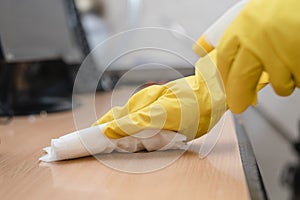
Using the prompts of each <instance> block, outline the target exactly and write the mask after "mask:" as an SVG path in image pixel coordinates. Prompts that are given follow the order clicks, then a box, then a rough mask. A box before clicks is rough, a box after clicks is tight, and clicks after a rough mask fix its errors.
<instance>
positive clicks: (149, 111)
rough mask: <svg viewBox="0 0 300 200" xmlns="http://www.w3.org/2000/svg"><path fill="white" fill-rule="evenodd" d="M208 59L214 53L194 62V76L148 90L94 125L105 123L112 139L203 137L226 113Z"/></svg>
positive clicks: (106, 130) (218, 83) (215, 69)
mask: <svg viewBox="0 0 300 200" xmlns="http://www.w3.org/2000/svg"><path fill="white" fill-rule="evenodd" d="M211 57H213V58H215V53H214V52H212V53H211V55H210V56H209V55H208V56H206V57H204V58H203V59H200V60H199V61H198V62H197V64H196V73H195V75H194V76H189V77H186V78H182V79H178V80H175V81H172V82H169V83H167V84H165V85H154V86H150V87H147V88H145V89H143V90H141V91H139V92H137V93H136V94H134V95H133V96H132V97H131V98H130V99H129V101H128V102H127V104H126V105H125V106H123V107H114V108H112V109H111V110H110V111H109V112H108V113H106V114H105V115H104V116H103V117H101V118H100V119H99V120H98V121H97V122H95V123H94V124H93V125H98V124H104V123H107V125H106V127H105V129H104V134H105V135H106V136H107V137H108V138H113V139H117V138H121V137H124V136H127V135H133V134H135V133H138V132H139V131H141V130H144V129H165V130H171V131H175V132H179V133H181V134H183V135H185V136H187V139H188V140H192V139H194V138H197V137H200V136H202V135H203V134H205V133H206V132H207V131H208V130H210V129H211V128H212V127H213V126H214V125H215V124H216V123H217V122H218V120H219V119H220V118H221V116H222V115H223V113H224V112H225V111H226V104H225V95H224V91H223V90H222V88H221V86H222V84H221V77H220V76H219V75H218V74H216V73H217V67H216V66H215V63H214V62H213V61H212V60H211ZM214 60H215V59H214Z"/></svg>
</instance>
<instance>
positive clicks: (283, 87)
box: [268, 63, 295, 96]
mask: <svg viewBox="0 0 300 200" xmlns="http://www.w3.org/2000/svg"><path fill="white" fill-rule="evenodd" d="M269 67H270V68H271V67H272V69H270V70H268V73H269V75H270V83H271V85H272V88H273V89H274V91H275V92H276V93H277V94H278V95H280V96H288V95H290V94H292V92H293V91H294V89H295V83H294V80H293V76H292V73H291V72H290V71H289V69H288V68H287V67H285V66H282V65H280V63H277V64H276V65H273V66H269Z"/></svg>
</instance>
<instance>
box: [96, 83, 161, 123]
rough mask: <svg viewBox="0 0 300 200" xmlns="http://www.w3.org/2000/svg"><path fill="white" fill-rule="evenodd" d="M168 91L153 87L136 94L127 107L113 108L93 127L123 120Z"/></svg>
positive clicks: (158, 86)
mask: <svg viewBox="0 0 300 200" xmlns="http://www.w3.org/2000/svg"><path fill="white" fill-rule="evenodd" d="M165 90H166V87H164V86H163V85H152V86H149V87H146V88H144V89H142V90H140V91H139V92H137V93H135V94H134V95H133V96H132V97H130V99H129V100H128V102H127V103H126V105H124V106H122V107H113V108H112V109H111V110H110V111H108V112H107V113H106V114H105V115H103V116H102V117H101V118H100V119H98V120H97V121H96V122H95V123H94V124H93V125H98V124H104V123H107V122H110V121H112V120H115V119H119V118H122V117H124V116H126V115H128V114H129V113H131V112H136V111H138V110H140V109H143V108H145V107H146V106H148V105H150V104H152V103H153V102H154V101H156V100H157V99H158V98H159V97H160V96H161V95H162V94H163V93H164V91H165Z"/></svg>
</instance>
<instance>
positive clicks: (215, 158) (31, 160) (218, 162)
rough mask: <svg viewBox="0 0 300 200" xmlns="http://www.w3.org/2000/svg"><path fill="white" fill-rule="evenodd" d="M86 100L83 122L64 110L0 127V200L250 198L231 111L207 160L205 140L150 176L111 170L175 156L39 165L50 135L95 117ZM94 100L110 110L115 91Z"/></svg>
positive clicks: (102, 110)
mask: <svg viewBox="0 0 300 200" xmlns="http://www.w3.org/2000/svg"><path fill="white" fill-rule="evenodd" d="M117 93H118V94H119V96H118V98H117V99H118V101H116V102H115V103H114V105H115V104H122V103H124V102H125V101H126V99H127V98H128V96H129V94H130V93H131V90H128V89H127V88H123V89H122V88H121V89H119V90H118V91H117ZM87 99H88V98H87V96H83V97H82V98H81V99H80V101H81V103H82V106H81V107H80V108H77V109H76V110H75V111H74V112H78V113H81V114H82V117H81V119H80V120H78V119H77V120H74V118H73V113H72V112H63V113H56V114H49V115H46V116H45V115H43V116H30V117H16V118H14V120H13V121H12V123H11V124H9V125H6V126H1V127H0V137H1V144H0V199H2V200H8V199H9V200H15V199H18V200H19V199H25V200H27V199H105V200H106V199H109V200H111V199H112V200H115V199H116V200H119V199H122V200H123V199H125V200H126V199H128V200H135V199H138V200H140V199H222V200H226V199H230V200H233V199H238V200H243V199H249V194H248V189H247V184H246V181H245V176H244V172H243V167H242V163H241V159H240V154H239V149H238V143H237V139H236V135H235V130H234V125H233V120H232V117H231V115H230V114H229V113H227V114H226V117H225V121H224V122H225V123H224V129H223V132H222V134H221V137H220V139H219V141H218V143H217V144H216V146H215V148H214V149H213V151H212V152H211V153H210V154H209V155H208V156H207V157H206V158H204V159H200V158H199V155H198V151H199V149H200V147H201V145H203V144H204V139H205V138H201V139H198V140H195V141H194V142H193V143H192V145H191V147H190V150H189V151H187V152H185V153H183V155H182V156H181V157H180V158H179V159H176V160H175V161H174V162H172V163H170V164H169V165H168V166H166V167H162V168H161V169H158V170H156V171H153V172H148V173H141V174H133V173H126V172H121V171H118V170H115V169H112V168H110V167H108V166H106V165H107V164H111V165H113V166H117V167H118V166H121V167H123V166H124V165H126V166H131V167H132V166H133V167H136V168H137V169H146V170H147V167H149V165H154V166H155V165H157V163H158V162H162V163H163V162H164V161H166V160H167V159H170V157H172V156H173V155H174V154H176V153H178V151H166V152H151V153H137V154H117V153H115V154H113V155H101V156H100V157H98V159H101V160H102V161H104V164H103V163H102V162H99V161H98V160H97V159H95V158H94V157H85V158H81V159H75V160H69V161H61V162H54V163H42V162H39V161H38V158H39V157H40V156H42V155H43V151H42V148H43V147H46V146H49V143H50V140H51V139H52V138H56V137H59V136H61V135H64V134H66V133H68V132H72V131H74V130H75V129H76V127H79V128H82V127H84V126H88V125H90V124H91V123H92V122H93V118H95V117H96V116H93V117H91V114H89V112H87V111H85V109H87V108H90V107H91V102H89V100H87ZM91 99H93V98H91ZM95 102H96V107H97V114H98V115H99V116H100V115H102V114H103V113H105V112H106V111H107V110H108V109H109V108H110V106H111V93H109V92H108V93H99V94H97V96H96V101H95ZM84 113H85V114H84ZM75 116H78V115H76V114H75ZM74 121H75V122H74ZM78 121H80V123H78ZM158 166H159V165H158Z"/></svg>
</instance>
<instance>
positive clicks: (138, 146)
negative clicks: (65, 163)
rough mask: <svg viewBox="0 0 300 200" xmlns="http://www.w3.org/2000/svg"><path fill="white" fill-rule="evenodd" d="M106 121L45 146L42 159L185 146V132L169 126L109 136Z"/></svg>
mask: <svg viewBox="0 0 300 200" xmlns="http://www.w3.org/2000/svg"><path fill="white" fill-rule="evenodd" d="M104 127H105V124H101V125H98V126H92V127H89V128H86V129H82V130H78V131H75V132H72V133H69V134H67V135H64V136H62V137H60V138H58V139H52V140H51V146H50V147H46V148H44V151H45V152H46V155H44V156H42V157H40V158H39V160H40V161H44V162H52V161H59V160H66V159H73V158H80V157H84V156H89V155H95V154H100V153H111V152H113V151H117V152H137V151H141V150H147V151H155V150H168V149H184V148H186V136H184V135H182V134H179V133H177V132H173V131H168V130H155V129H148V130H143V131H141V132H139V133H137V134H134V135H132V136H127V137H123V138H120V139H109V138H107V137H106V136H105V135H104V134H103V129H104Z"/></svg>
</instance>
